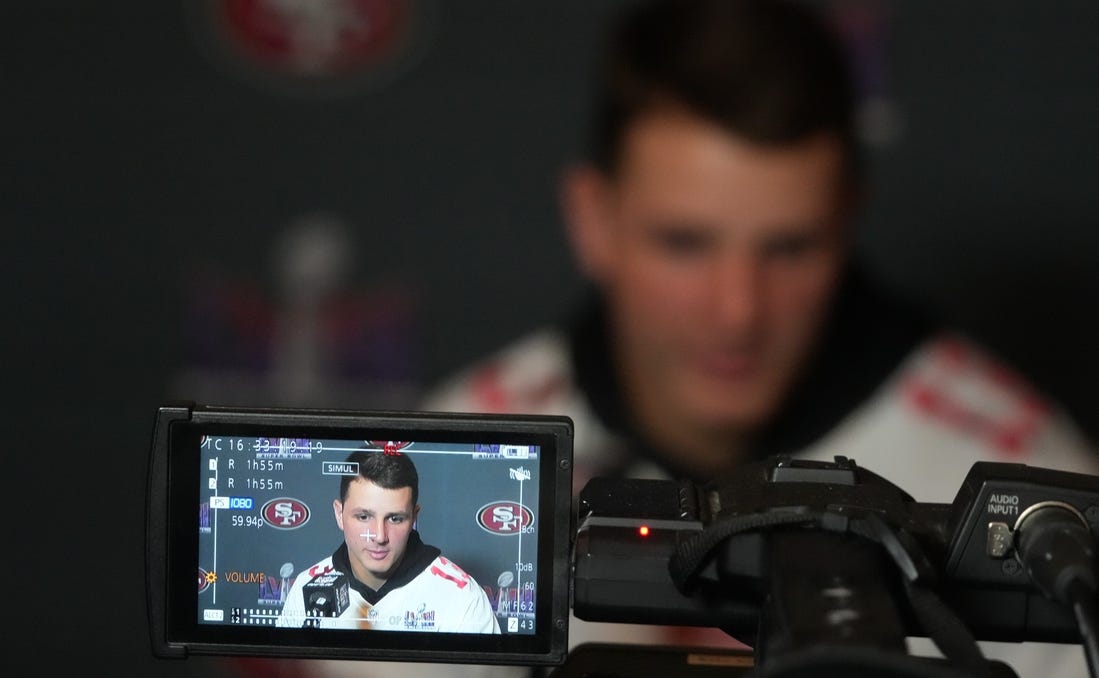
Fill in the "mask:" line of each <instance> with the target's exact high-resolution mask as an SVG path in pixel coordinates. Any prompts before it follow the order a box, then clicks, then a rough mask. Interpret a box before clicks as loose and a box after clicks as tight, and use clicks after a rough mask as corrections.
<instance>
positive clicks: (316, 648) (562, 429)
mask: <svg viewBox="0 0 1099 678" xmlns="http://www.w3.org/2000/svg"><path fill="white" fill-rule="evenodd" d="M162 412H163V410H162ZM188 412H189V416H187V417H186V418H183V417H177V418H174V419H173V421H171V422H169V423H167V424H165V423H164V422H160V423H161V424H162V425H158V431H160V432H159V433H158V438H161V439H163V441H164V444H166V447H167V454H166V455H165V454H157V452H156V451H155V450H154V464H155V463H156V459H157V458H158V457H167V459H166V460H165V464H164V465H165V470H166V471H167V475H166V478H170V479H171V480H170V482H168V481H167V480H166V481H165V482H164V484H165V485H166V487H165V488H164V490H165V493H164V497H163V500H164V505H165V508H166V510H167V520H166V522H165V524H164V525H163V534H164V535H165V536H166V540H165V542H164V544H163V547H164V548H163V551H164V552H165V553H164V557H165V560H164V575H163V577H164V583H165V589H166V591H165V593H164V596H165V597H164V603H165V610H164V614H163V618H164V623H163V632H164V636H165V641H166V642H165V645H166V646H169V647H171V646H176V647H181V648H187V649H189V650H190V651H192V652H204V653H205V652H209V653H227V654H237V653H240V654H272V655H292V656H293V655H296V656H332V657H347V656H350V657H370V658H380V659H416V660H421V661H423V660H426V661H433V660H438V661H478V662H486V663H527V664H530V663H555V662H556V661H557V657H556V656H555V655H556V653H557V649H558V648H557V646H558V645H560V646H561V648H560V649H561V652H562V656H563V645H564V640H563V638H562V640H560V641H559V642H558V641H556V640H554V639H555V638H556V637H557V636H559V635H561V634H560V633H559V632H560V630H561V629H560V627H561V620H562V619H567V616H568V614H567V594H566V591H567V557H568V554H567V541H568V516H569V506H570V504H569V501H570V500H569V489H570V488H568V487H566V488H565V491H564V493H563V494H562V492H561V489H562V488H561V487H560V485H561V484H562V481H563V482H564V484H565V485H566V486H567V485H569V483H568V480H567V473H566V474H564V475H563V474H562V464H561V460H562V459H563V458H567V457H563V456H562V453H563V452H564V451H566V450H565V448H568V450H567V451H568V453H569V454H571V444H569V442H570V441H569V440H568V439H569V438H570V436H571V425H567V420H564V421H563V420H562V418H559V417H553V418H545V419H544V420H541V419H538V418H525V419H520V418H510V417H483V416H482V417H478V416H475V415H471V416H469V417H464V418H463V417H461V416H459V415H452V416H444V415H429V414H405V415H392V414H390V415H386V416H384V417H383V416H372V415H338V414H337V415H333V414H332V413H327V414H317V413H306V412H302V411H285V412H283V413H281V414H277V413H276V414H272V413H271V412H270V411H268V412H266V413H260V412H258V411H257V412H255V413H252V414H251V415H250V414H249V413H248V412H247V411H227V410H216V411H214V410H205V411H199V412H194V411H190V410H188ZM176 414H177V415H178V414H179V413H178V412H177V413H176ZM163 418H164V417H163V415H162V417H161V419H163ZM162 429H163V430H162ZM564 468H565V469H566V470H567V469H568V464H567V463H566V464H564ZM153 475H156V474H153ZM155 482H156V480H155V478H153V477H152V476H151V479H150V483H151V485H152V484H153V483H155ZM151 490H152V487H151ZM154 494H156V493H153V492H151V494H150V496H151V497H153V495H154ZM156 503H157V502H155V501H151V502H150V510H151V511H154V510H155V504H156ZM559 503H564V506H563V507H562V506H559V505H558V504H559ZM154 529H155V528H154V527H153V526H152V525H150V531H151V532H152V531H153V530H154ZM562 539H563V543H556V542H558V541H561V540H562ZM157 543H158V540H157V539H156V535H155V534H152V533H151V534H150V544H151V553H150V567H151V568H153V569H157V568H158V566H157V563H159V562H160V561H159V554H158V551H159V549H158V548H156V547H155V546H156V544H157ZM558 561H559V562H558ZM155 579H156V577H154V578H153V579H151V580H150V608H151V612H152V613H153V614H154V616H155V617H160V615H159V613H158V611H157V608H158V607H159V605H158V604H157V603H156V601H154V598H156V597H157V596H158V594H159V591H158V590H154V589H157V588H158V587H157V586H155V583H154V580H155ZM184 582H185V583H184ZM153 621H154V634H155V633H157V629H156V626H157V622H158V620H157V619H154V620H153ZM157 641H158V639H156V638H154V648H155V647H156V646H157V644H158V642H157ZM168 654H171V653H170V652H169V653H168Z"/></svg>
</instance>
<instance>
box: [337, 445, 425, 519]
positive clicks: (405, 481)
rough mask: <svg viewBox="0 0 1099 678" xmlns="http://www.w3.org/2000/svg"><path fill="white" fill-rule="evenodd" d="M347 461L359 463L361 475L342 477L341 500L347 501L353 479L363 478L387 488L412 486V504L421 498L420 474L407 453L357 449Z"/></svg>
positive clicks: (394, 488) (396, 488) (395, 488)
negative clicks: (348, 490)
mask: <svg viewBox="0 0 1099 678" xmlns="http://www.w3.org/2000/svg"><path fill="white" fill-rule="evenodd" d="M347 461H349V462H355V463H357V464H358V465H359V475H357V476H350V475H347V476H343V477H342V478H340V501H341V502H345V501H347V489H348V488H349V487H350V486H351V482H352V481H353V480H358V479H359V478H362V479H363V480H369V481H370V482H372V483H374V484H375V485H377V486H378V487H381V488H385V489H387V490H399V489H400V488H402V487H411V488H412V504H413V506H415V505H416V502H417V500H419V498H420V474H418V473H417V472H416V466H415V464H413V463H412V460H411V459H409V458H408V455H407V454H400V453H397V454H387V453H385V452H376V451H372V450H356V451H355V452H352V453H351V454H349V455H348V456H347Z"/></svg>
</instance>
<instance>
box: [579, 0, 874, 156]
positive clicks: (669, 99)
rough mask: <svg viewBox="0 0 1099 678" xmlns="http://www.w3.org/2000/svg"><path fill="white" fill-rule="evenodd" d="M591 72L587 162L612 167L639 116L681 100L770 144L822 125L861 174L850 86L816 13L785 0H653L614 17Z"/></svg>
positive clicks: (837, 48) (842, 57)
mask: <svg viewBox="0 0 1099 678" xmlns="http://www.w3.org/2000/svg"><path fill="white" fill-rule="evenodd" d="M605 50H606V52H605V54H604V55H603V63H602V67H601V70H600V71H599V72H598V75H597V82H596V92H595V99H596V101H595V116H594V121H593V122H594V126H593V129H592V130H591V140H590V153H591V157H590V160H591V161H592V162H593V163H594V164H595V165H596V166H597V167H599V168H600V169H602V170H603V171H604V172H607V173H613V172H614V170H615V169H616V168H617V163H618V162H619V161H620V160H621V157H620V154H621V145H622V139H623V137H624V135H625V132H626V130H627V128H628V127H629V125H630V124H631V123H632V122H634V121H635V120H636V118H638V117H639V116H640V115H643V114H645V113H648V112H650V111H652V110H653V109H655V108H658V107H660V106H661V105H663V104H671V105H673V106H680V107H683V108H685V109H686V110H687V111H689V112H691V113H693V114H696V115H699V116H701V117H702V118H704V119H706V120H709V121H711V122H714V123H716V124H717V125H719V126H720V127H722V128H723V129H725V130H726V131H728V132H730V133H733V134H735V135H737V136H740V137H744V138H746V139H748V140H749V141H752V142H756V143H761V144H766V145H787V144H792V143H797V142H799V141H802V140H805V139H808V138H810V137H812V136H815V135H817V134H819V133H823V132H831V133H835V134H836V135H837V136H838V137H839V138H840V140H841V142H842V143H843V146H844V153H845V156H846V160H847V165H848V170H849V171H850V173H851V174H852V175H854V174H857V169H858V164H859V162H858V149H857V144H856V140H855V131H854V88H853V85H852V82H851V74H850V71H849V66H848V62H847V57H846V54H845V51H844V48H843V44H842V42H841V41H840V40H839V39H838V37H837V35H836V34H835V33H834V32H833V31H832V30H831V28H830V27H829V26H828V25H827V23H826V22H825V21H824V18H823V17H822V16H821V14H820V13H819V12H818V11H816V10H815V9H814V8H812V7H809V6H808V5H806V4H805V3H804V2H795V1H787V0H656V1H655V2H645V3H642V4H640V5H637V6H632V7H631V8H630V9H629V10H628V11H626V12H625V13H624V14H622V15H621V16H620V17H619V18H618V20H617V21H615V22H614V23H613V24H612V26H611V30H610V35H609V37H608V39H607V41H606V43H605Z"/></svg>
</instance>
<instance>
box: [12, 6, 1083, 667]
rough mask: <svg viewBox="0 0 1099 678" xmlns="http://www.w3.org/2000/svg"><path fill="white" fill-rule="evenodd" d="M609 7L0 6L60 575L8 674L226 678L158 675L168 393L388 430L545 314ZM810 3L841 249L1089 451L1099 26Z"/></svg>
mask: <svg viewBox="0 0 1099 678" xmlns="http://www.w3.org/2000/svg"><path fill="white" fill-rule="evenodd" d="M622 4H623V3H622V2H609V1H608V2H601V3H591V2H580V1H578V0H577V1H571V0H570V1H560V0H559V1H558V2H554V3H534V2H521V3H519V2H508V1H505V0H496V1H490V0H478V1H477V2H443V1H442V0H419V1H416V2H406V3H395V2H394V3H389V2H353V1H350V0H349V1H348V2H342V3H339V2H324V3H319V2H306V1H305V0H302V2H281V3H266V2H261V1H260V0H254V1H247V0H235V1H234V0H220V1H217V0H188V1H186V2H184V1H182V0H181V1H180V2H159V3H150V2H137V1H136V0H120V1H118V2H114V3H75V2H63V1H58V0H52V1H43V2H8V3H4V4H3V5H2V6H0V54H2V56H3V59H2V61H0V84H2V86H3V90H2V91H3V99H2V101H3V112H4V116H3V117H4V119H5V124H4V125H3V126H0V135H2V136H3V143H2V148H3V154H4V159H5V162H4V169H5V172H4V174H5V181H4V190H3V191H2V192H0V223H2V224H3V242H4V243H5V245H6V247H5V249H4V251H5V254H6V260H5V264H4V266H2V267H0V270H2V271H3V273H2V274H0V275H3V276H4V277H5V281H6V282H5V284H4V285H3V286H2V287H0V289H2V292H0V293H2V294H3V295H4V299H5V302H6V303H5V308H6V309H7V310H8V313H7V315H6V317H7V320H8V322H6V323H5V325H4V332H3V336H4V341H5V345H7V346H8V350H7V351H6V357H7V358H8V360H7V361H6V365H5V378H4V384H5V386H6V395H7V398H6V401H7V402H6V405H7V406H6V407H5V410H4V411H5V433H6V434H7V435H6V436H5V438H4V440H5V442H6V443H7V448H6V454H5V463H6V464H10V465H11V466H10V468H9V471H10V474H9V477H10V478H13V479H15V482H14V484H15V496H14V498H13V500H12V505H13V506H16V507H19V509H20V510H19V511H18V515H20V516H21V521H22V522H21V523H20V525H19V529H18V530H17V532H16V539H15V541H14V542H13V543H11V544H10V545H9V547H8V548H7V549H6V550H5V553H6V554H7V557H8V562H9V569H10V570H11V571H12V572H13V573H19V574H31V575H34V576H35V577H39V576H41V577H42V578H43V579H44V580H45V579H47V577H46V575H47V574H48V575H49V576H48V581H49V582H50V583H49V585H43V586H40V587H31V586H19V587H16V588H17V589H18V590H17V591H16V592H15V599H14V603H12V605H13V609H15V610H18V614H16V615H15V617H14V618H13V624H14V626H15V627H16V628H17V631H16V634H17V635H16V636H15V638H14V640H13V642H12V643H11V645H10V649H9V652H8V653H7V657H6V661H8V662H9V663H14V664H15V666H19V667H23V666H25V667H35V668H37V669H39V670H42V669H43V668H46V669H48V668H51V667H54V666H57V667H62V666H64V665H65V664H66V663H68V662H79V663H80V665H81V666H83V667H84V668H85V669H86V667H87V664H88V661H89V658H92V657H94V658H95V664H94V666H95V667H98V668H102V670H103V671H104V672H106V673H117V672H118V670H117V669H118V667H126V669H127V670H128V671H131V672H135V673H138V674H141V673H151V672H154V671H155V672H157V673H159V674H161V675H189V674H191V673H203V674H205V675H210V674H211V673H212V672H217V671H220V670H222V668H223V667H224V664H222V663H220V662H216V661H204V660H200V661H191V662H164V661H154V660H153V659H152V658H151V657H150V656H149V653H148V646H147V638H146V637H145V629H144V625H143V617H144V614H145V612H144V601H143V586H144V583H143V566H142V543H141V534H142V517H141V516H142V510H143V505H142V492H143V490H144V473H145V455H146V450H147V446H148V440H149V436H150V429H151V425H152V416H153V413H154V410H155V407H156V405H157V404H158V403H159V402H160V401H161V400H163V399H164V398H167V397H176V396H188V397H193V398H197V399H200V400H212V401H219V402H237V403H243V404H321V405H333V404H337V405H341V406H348V407H361V406H374V405H377V404H380V403H385V404H387V405H390V406H398V407H400V406H403V405H404V404H406V403H410V402H414V401H415V399H416V397H417V396H418V395H419V394H420V393H422V391H423V390H424V388H426V387H427V386H428V385H429V384H431V383H433V382H434V381H435V380H437V379H438V378H440V377H441V376H443V375H445V374H447V373H448V372H450V371H451V370H453V369H455V368H456V367H458V366H459V365H462V364H464V363H466V362H467V361H469V360H471V359H473V358H475V357H477V356H480V355H483V354H484V353H485V352H487V351H489V350H491V349H493V348H495V347H497V346H499V345H501V344H503V343H504V342H506V341H508V340H509V339H512V338H515V337H517V336H519V335H520V334H522V333H523V332H526V331H528V330H530V329H532V328H533V327H535V326H537V325H539V324H541V323H543V322H546V321H548V320H551V319H553V318H555V317H556V316H557V315H559V314H560V313H561V312H563V310H564V309H565V308H566V307H567V306H568V305H569V303H570V301H571V300H572V299H573V298H574V297H575V296H576V295H577V294H578V293H579V291H580V289H581V283H580V280H579V277H578V275H577V273H576V269H575V267H574V266H573V264H572V262H571V260H570V258H569V256H568V251H567V246H566V243H565V239H564V237H563V235H562V232H561V227H560V220H559V216H558V211H557V206H556V181H557V178H558V176H559V174H560V172H561V170H562V168H563V167H564V166H566V165H567V163H569V162H571V161H573V160H574V159H575V158H576V157H578V155H579V153H580V150H581V147H582V142H583V134H584V121H585V115H586V114H587V112H588V111H589V108H590V102H589V98H588V74H589V69H590V65H591V62H592V57H593V54H594V48H595V44H596V40H597V36H598V35H599V31H600V29H601V27H602V22H603V20H604V19H605V18H606V17H607V16H608V15H609V14H610V13H611V12H612V11H613V10H614V9H615V8H616V7H618V6H620V5H622ZM827 4H828V7H829V10H830V11H831V12H832V13H833V16H834V18H835V20H836V22H837V25H839V26H841V27H842V30H843V32H844V35H845V39H846V40H847V41H848V44H849V45H850V47H851V54H852V58H853V63H854V64H855V66H856V72H857V75H858V83H859V89H860V97H861V99H862V101H863V106H862V112H863V118H864V125H863V133H864V138H865V141H866V144H867V148H868V153H869V156H868V159H869V167H870V173H869V174H870V180H871V181H870V185H869V187H868V194H867V199H868V200H867V204H866V208H865V210H864V211H863V213H862V215H861V218H860V223H859V230H858V236H857V240H858V250H859V253H860V256H861V257H862V258H863V259H865V260H866V261H867V263H868V265H869V266H870V267H871V268H873V269H874V270H875V271H877V272H878V273H879V274H880V275H881V277H883V278H884V279H885V280H886V282H888V283H889V284H891V285H893V286H894V287H896V288H898V289H899V290H901V291H902V292H904V293H907V294H910V295H912V296H914V297H916V298H917V299H918V300H921V301H923V302H926V303H927V304H928V305H930V306H931V307H932V308H934V309H935V310H937V311H939V312H940V313H941V314H942V316H943V317H944V318H945V319H946V320H947V321H949V322H951V323H953V324H955V325H956V326H958V327H959V328H961V329H963V330H965V331H967V332H969V333H970V334H973V335H974V336H976V337H977V338H979V339H981V340H983V341H984V342H985V343H986V344H987V345H989V346H990V347H991V348H993V349H994V350H996V351H997V352H999V353H1000V354H1001V355H1003V356H1005V357H1006V358H1008V359H1010V360H1011V361H1012V362H1013V363H1014V364H1015V365H1016V366H1017V367H1019V368H1020V369H1022V370H1023V371H1024V372H1025V373H1026V374H1028V375H1029V376H1030V377H1031V378H1032V380H1033V381H1035V382H1036V383H1037V384H1038V385H1039V386H1040V387H1042V388H1043V389H1045V390H1046V391H1047V392H1048V393H1050V394H1052V395H1053V396H1054V397H1055V398H1057V400H1059V401H1060V402H1061V403H1063V404H1064V406H1065V407H1066V408H1067V409H1068V410H1069V411H1070V412H1071V413H1073V414H1074V415H1075V416H1076V417H1077V419H1078V420H1079V421H1080V423H1081V424H1082V425H1083V426H1084V427H1086V428H1087V430H1089V431H1090V432H1091V433H1092V435H1096V434H1097V432H1099V417H1097V416H1096V411H1097V409H1099V408H1097V407H1096V397H1095V395H1094V384H1095V383H1099V365H1097V360H1096V358H1095V352H1094V347H1095V346H1096V345H1097V344H1099V324H1097V320H1096V312H1095V302H1094V300H1095V299H1096V298H1097V296H1099V279H1097V278H1099V276H1097V275H1096V274H1095V271H1096V270H1099V229H1097V228H1096V226H1097V221H1099V204H1097V200H1099V198H1097V195H1099V194H1097V192H1096V190H1095V187H1096V186H1097V185H1099V163H1096V162H1095V159H1094V157H1093V156H1094V154H1095V152H1096V151H1095V149H1097V148H1099V129H1097V124H1096V120H1099V86H1097V85H1099V59H1096V58H1095V50H1094V36H1095V35H1096V34H1099V5H1097V4H1096V3H1094V2H1092V1H1090V0H1078V1H1060V2H1050V3H1042V4H1041V6H1038V5H1036V4H1035V3H1031V2H1027V1H1026V0H1007V1H997V2H993V1H991V0H982V1H979V2H967V3H926V2H917V1H915V0H905V1H903V2H896V3H889V2H873V1H870V0H836V1H835V2H831V3H827ZM280 8H281V10H280ZM371 12H373V14H372V13H371ZM28 507H33V508H34V510H33V511H31V510H26V509H27V508H28ZM25 629H27V630H29V629H33V630H34V632H33V641H34V642H30V639H31V638H32V636H31V635H30V633H29V631H27V630H25ZM42 629H55V632H49V633H45V632H42V631H41V630H42Z"/></svg>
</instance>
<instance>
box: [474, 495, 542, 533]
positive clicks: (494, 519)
mask: <svg viewBox="0 0 1099 678" xmlns="http://www.w3.org/2000/svg"><path fill="white" fill-rule="evenodd" d="M477 524H478V525H480V526H481V529H482V530H484V531H486V532H491V533H492V534H500V535H512V534H523V533H525V532H530V531H531V530H533V529H534V512H533V511H531V510H530V509H529V508H527V507H526V506H523V505H522V504H520V503H519V502H516V501H494V502H490V503H488V504H485V505H484V506H482V507H481V508H480V509H478V511H477Z"/></svg>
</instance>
